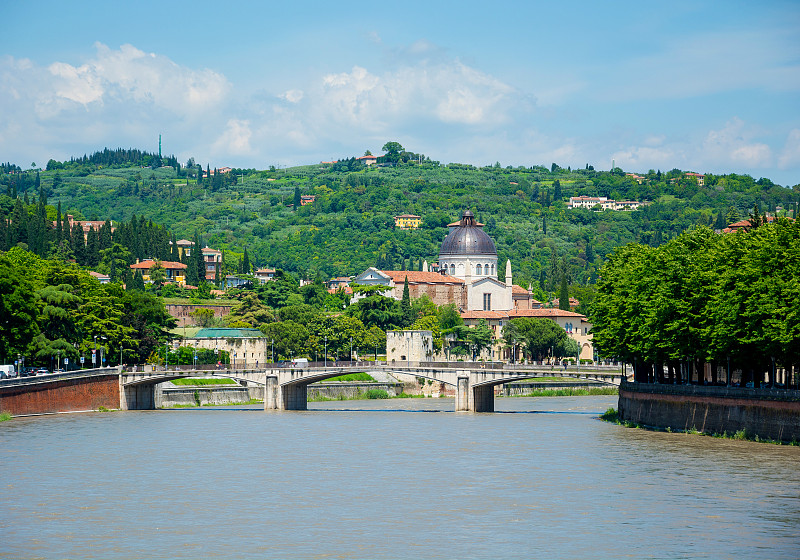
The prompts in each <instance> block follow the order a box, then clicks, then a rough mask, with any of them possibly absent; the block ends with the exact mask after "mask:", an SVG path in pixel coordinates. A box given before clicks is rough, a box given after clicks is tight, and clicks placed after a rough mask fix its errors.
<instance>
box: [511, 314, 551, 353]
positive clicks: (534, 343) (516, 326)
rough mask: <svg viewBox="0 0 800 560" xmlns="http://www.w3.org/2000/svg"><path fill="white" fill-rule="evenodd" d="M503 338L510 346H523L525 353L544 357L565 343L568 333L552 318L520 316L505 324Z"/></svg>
mask: <svg viewBox="0 0 800 560" xmlns="http://www.w3.org/2000/svg"><path fill="white" fill-rule="evenodd" d="M502 332H503V339H504V340H505V343H506V345H507V346H509V347H516V346H521V347H522V349H523V352H524V354H525V355H527V356H528V357H530V358H534V357H536V358H537V359H542V357H543V356H545V355H548V354H549V353H550V351H552V350H553V348H554V347H555V346H556V345H558V344H562V343H563V339H565V338H567V333H566V332H564V329H562V328H561V327H559V326H558V325H557V324H556V323H555V322H554V321H551V320H550V319H541V318H536V317H519V318H516V319H511V320H510V321H508V323H506V324H505V325H503V331H502Z"/></svg>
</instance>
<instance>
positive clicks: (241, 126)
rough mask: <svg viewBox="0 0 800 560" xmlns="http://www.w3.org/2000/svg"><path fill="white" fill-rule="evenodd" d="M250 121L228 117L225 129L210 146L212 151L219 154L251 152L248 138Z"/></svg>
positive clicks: (232, 154) (246, 153) (250, 135)
mask: <svg viewBox="0 0 800 560" xmlns="http://www.w3.org/2000/svg"><path fill="white" fill-rule="evenodd" d="M252 136H253V132H252V131H251V130H250V122H249V121H242V120H237V119H230V120H229V121H228V122H227V124H226V126H225V130H224V131H223V132H222V134H221V135H220V137H219V138H217V140H216V141H215V142H214V144H213V146H212V152H213V153H214V154H215V155H220V156H246V155H251V154H252V153H253V148H252V146H251V145H250V138H251V137H252Z"/></svg>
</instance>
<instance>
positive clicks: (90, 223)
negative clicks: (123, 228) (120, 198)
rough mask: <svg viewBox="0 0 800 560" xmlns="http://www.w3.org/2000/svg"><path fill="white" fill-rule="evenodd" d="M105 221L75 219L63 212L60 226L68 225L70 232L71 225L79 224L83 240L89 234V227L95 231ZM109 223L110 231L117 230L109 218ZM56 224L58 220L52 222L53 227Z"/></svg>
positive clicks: (98, 229)
mask: <svg viewBox="0 0 800 560" xmlns="http://www.w3.org/2000/svg"><path fill="white" fill-rule="evenodd" d="M105 223H106V222H105V220H76V219H75V218H74V217H73V216H72V214H65V215H64V219H63V221H62V226H61V227H62V228H63V227H65V226H69V230H70V232H71V231H72V229H73V227H74V226H75V224H78V225H80V226H81V229H82V230H83V238H84V240H85V239H86V238H87V236H88V235H89V230H90V229H93V230H95V231H100V228H101V227H103V225H104V224H105ZM109 224H111V233H114V232H115V231H117V228H116V227H114V223H113V222H111V221H110V220H109ZM57 225H58V220H56V221H54V222H53V227H54V228H55V227H56V226H57Z"/></svg>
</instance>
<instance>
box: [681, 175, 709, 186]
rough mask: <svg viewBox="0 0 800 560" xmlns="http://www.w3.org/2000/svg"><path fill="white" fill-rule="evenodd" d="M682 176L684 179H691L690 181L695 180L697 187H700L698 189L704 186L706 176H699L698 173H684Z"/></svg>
mask: <svg viewBox="0 0 800 560" xmlns="http://www.w3.org/2000/svg"><path fill="white" fill-rule="evenodd" d="M683 176H684V177H689V178H692V179H697V185H698V186H700V187H702V186H703V185H705V182H706V176H705V175H701V174H700V173H684V174H683Z"/></svg>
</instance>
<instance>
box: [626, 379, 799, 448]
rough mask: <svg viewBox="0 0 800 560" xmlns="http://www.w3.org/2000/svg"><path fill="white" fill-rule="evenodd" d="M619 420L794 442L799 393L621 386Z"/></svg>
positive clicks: (796, 432)
mask: <svg viewBox="0 0 800 560" xmlns="http://www.w3.org/2000/svg"><path fill="white" fill-rule="evenodd" d="M619 414H620V418H622V419H623V420H627V421H629V422H635V423H637V424H643V425H646V426H653V427H657V428H672V429H675V430H690V429H696V430H699V431H701V432H704V433H718V434H722V433H724V432H727V433H728V434H729V435H732V434H734V433H735V432H737V431H739V430H742V429H744V430H746V431H747V434H748V435H749V436H754V435H758V436H759V437H760V438H766V439H774V440H782V441H792V440H800V391H796V390H785V389H780V388H778V389H749V388H744V387H742V388H739V387H709V386H698V385H658V384H645V383H629V382H626V383H623V384H622V386H621V387H620V391H619Z"/></svg>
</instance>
